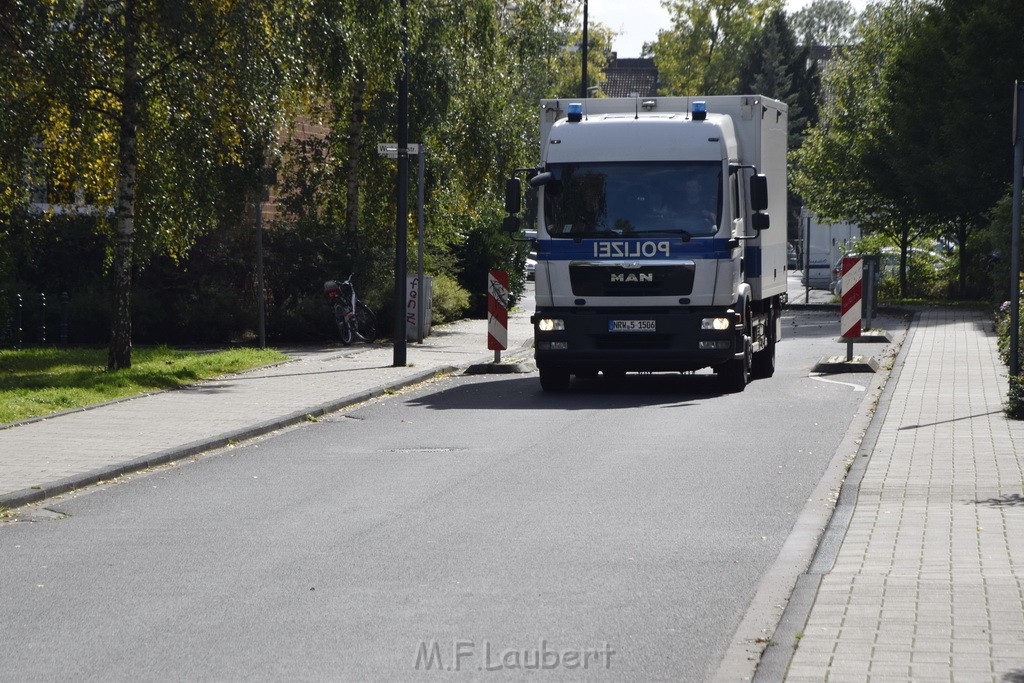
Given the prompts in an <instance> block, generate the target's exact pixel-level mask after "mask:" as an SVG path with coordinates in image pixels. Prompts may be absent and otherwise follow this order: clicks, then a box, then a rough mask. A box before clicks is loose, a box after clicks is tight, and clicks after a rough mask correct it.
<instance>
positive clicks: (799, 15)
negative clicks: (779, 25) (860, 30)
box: [790, 0, 857, 47]
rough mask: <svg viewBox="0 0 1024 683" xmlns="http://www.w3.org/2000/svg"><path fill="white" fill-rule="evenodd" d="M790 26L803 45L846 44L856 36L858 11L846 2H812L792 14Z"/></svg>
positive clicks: (829, 0) (820, 0)
mask: <svg viewBox="0 0 1024 683" xmlns="http://www.w3.org/2000/svg"><path fill="white" fill-rule="evenodd" d="M790 25H791V26H792V27H793V31H794V32H795V33H796V37H797V40H799V41H800V42H802V43H803V44H804V45H825V46H830V47H835V46H838V45H848V44H850V43H852V42H853V40H854V36H855V33H856V25H857V11H856V10H854V8H853V5H851V4H850V3H849V2H848V0H814V1H813V2H812V3H810V4H809V5H807V6H806V7H803V8H802V9H799V10H797V11H796V12H794V13H793V14H792V16H791V17H790Z"/></svg>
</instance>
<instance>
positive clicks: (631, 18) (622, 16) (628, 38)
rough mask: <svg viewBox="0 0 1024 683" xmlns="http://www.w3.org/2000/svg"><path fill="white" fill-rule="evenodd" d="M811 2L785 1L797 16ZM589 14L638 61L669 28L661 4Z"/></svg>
mask: <svg viewBox="0 0 1024 683" xmlns="http://www.w3.org/2000/svg"><path fill="white" fill-rule="evenodd" d="M810 2H811V0H786V11H788V12H795V11H797V10H799V9H801V8H802V7H804V6H805V5H807V4H809V3H810ZM852 4H853V7H854V9H856V10H857V11H861V10H863V9H864V6H865V5H866V4H867V0H852ZM587 13H588V15H589V17H590V20H591V21H598V22H601V23H602V24H604V25H605V26H608V27H609V28H610V29H612V30H613V31H616V32H618V33H619V34H620V35H619V36H618V37H616V38H615V42H614V43H613V49H614V50H615V51H616V52H617V53H618V55H619V57H639V56H640V51H641V50H642V49H643V46H644V43H645V42H651V41H653V40H654V39H655V38H656V37H657V35H658V30H659V29H663V28H668V25H669V20H668V11H667V10H666V9H665V8H664V7H662V6H661V0H588V3H587Z"/></svg>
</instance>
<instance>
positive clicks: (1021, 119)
mask: <svg viewBox="0 0 1024 683" xmlns="http://www.w3.org/2000/svg"><path fill="white" fill-rule="evenodd" d="M1013 95H1014V100H1013V114H1014V118H1013V217H1012V221H1011V222H1012V229H1011V231H1010V376H1011V377H1016V376H1017V375H1019V374H1020V372H1019V371H1020V359H1019V358H1018V355H1019V354H1018V345H1019V344H1020V339H1019V337H1020V191H1021V174H1022V172H1024V170H1022V166H1024V82H1021V81H1017V82H1016V83H1014V93H1013ZM1011 388H1012V387H1011Z"/></svg>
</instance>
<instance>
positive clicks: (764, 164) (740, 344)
mask: <svg viewBox="0 0 1024 683" xmlns="http://www.w3.org/2000/svg"><path fill="white" fill-rule="evenodd" d="M540 119H541V127H540V142H541V164H540V165H539V166H537V167H535V168H531V169H518V170H517V173H519V172H522V173H525V174H526V178H527V180H528V182H529V184H530V186H531V187H533V188H536V189H537V192H536V201H537V204H536V214H537V226H536V244H537V259H536V260H537V265H536V271H535V275H534V279H535V283H536V284H535V287H536V311H535V313H534V315H533V316H532V317H531V322H532V323H533V326H534V354H535V359H536V362H537V368H538V370H539V372H540V383H541V387H542V388H543V390H544V391H563V390H565V389H567V388H568V387H569V384H570V380H571V378H572V377H573V376H577V377H595V376H597V374H598V372H600V373H602V374H603V375H606V376H608V377H610V378H618V377H621V376H623V375H624V374H625V373H627V372H691V371H695V370H699V369H702V368H712V369H713V370H714V372H715V373H716V375H717V376H718V378H719V380H720V382H721V384H722V387H723V389H725V390H726V391H729V392H738V391H743V390H744V388H745V387H746V386H747V384H748V382H749V381H750V379H751V378H752V377H753V378H763V377H770V376H771V375H772V374H773V373H774V371H775V346H776V344H777V343H778V342H779V340H780V338H781V330H782V326H781V318H780V312H781V309H782V306H783V305H784V303H785V296H786V284H787V273H786V265H787V263H786V183H785V178H786V141H787V128H786V126H787V107H786V105H785V104H784V103H782V102H778V101H776V100H772V99H769V98H767V97H762V96H760V95H736V96H708V97H654V98H642V99H634V98H600V99H586V100H583V101H573V100H569V101H565V100H554V99H551V100H543V101H542V102H541V105H540ZM522 203H523V200H522V184H521V180H520V179H519V177H518V175H517V177H514V178H512V179H510V180H509V181H508V183H507V187H506V209H507V211H508V213H509V217H508V218H506V219H505V226H506V229H508V230H510V231H518V229H519V218H518V216H517V215H516V214H518V213H519V212H520V211H521V210H522ZM770 225H771V226H774V229H769V226H770Z"/></svg>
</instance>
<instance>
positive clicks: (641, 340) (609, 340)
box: [594, 334, 671, 351]
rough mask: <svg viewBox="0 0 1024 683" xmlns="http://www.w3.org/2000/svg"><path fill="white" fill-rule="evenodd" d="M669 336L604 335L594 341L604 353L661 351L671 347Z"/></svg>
mask: <svg viewBox="0 0 1024 683" xmlns="http://www.w3.org/2000/svg"><path fill="white" fill-rule="evenodd" d="M670 342H671V339H670V338H669V335H667V334H630V335H622V334H618V335H616V334H602V335H600V336H598V337H596V338H595V339H594V345H595V346H596V347H597V348H599V349H601V350H602V351H605V350H611V351H630V350H637V351H639V350H644V349H646V350H649V351H654V350H660V349H667V348H669V347H670Z"/></svg>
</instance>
